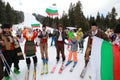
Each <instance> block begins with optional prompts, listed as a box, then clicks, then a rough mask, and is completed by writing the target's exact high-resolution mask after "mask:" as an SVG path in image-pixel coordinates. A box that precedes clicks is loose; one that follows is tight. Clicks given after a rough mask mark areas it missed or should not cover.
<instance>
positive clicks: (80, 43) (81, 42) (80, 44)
mask: <svg viewBox="0 0 120 80" xmlns="http://www.w3.org/2000/svg"><path fill="white" fill-rule="evenodd" d="M83 43H84V41H83V40H82V41H80V42H79V48H84V46H83Z"/></svg>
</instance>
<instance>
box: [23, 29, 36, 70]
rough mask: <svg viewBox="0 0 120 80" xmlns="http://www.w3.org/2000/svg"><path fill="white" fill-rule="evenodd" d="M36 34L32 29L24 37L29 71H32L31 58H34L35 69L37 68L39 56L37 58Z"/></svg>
mask: <svg viewBox="0 0 120 80" xmlns="http://www.w3.org/2000/svg"><path fill="white" fill-rule="evenodd" d="M36 36H37V35H36V34H35V33H34V32H33V31H32V28H28V30H27V32H25V33H24V34H23V37H24V38H25V39H26V42H25V46H24V53H25V56H26V63H27V68H28V71H29V69H30V63H31V60H30V57H32V59H33V62H34V69H36V66H37V56H36V46H35V43H34V39H35V38H36Z"/></svg>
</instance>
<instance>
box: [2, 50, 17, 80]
mask: <svg viewBox="0 0 120 80" xmlns="http://www.w3.org/2000/svg"><path fill="white" fill-rule="evenodd" d="M0 54H1V58H2V60H3V61H4V63H5V65H6V67H8V68H9V70H10V71H11V72H12V74H13V76H14V78H15V79H16V80H17V78H16V76H15V74H14V73H13V71H12V70H11V68H10V66H9V65H8V63H7V61H6V59H5V57H4V56H3V54H2V52H1V51H0ZM6 70H7V69H6ZM7 71H8V70H7Z"/></svg>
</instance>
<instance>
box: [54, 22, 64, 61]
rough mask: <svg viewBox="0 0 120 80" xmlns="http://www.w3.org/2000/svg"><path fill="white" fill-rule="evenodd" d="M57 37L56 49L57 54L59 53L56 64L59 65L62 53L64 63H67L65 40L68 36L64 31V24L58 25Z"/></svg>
mask: <svg viewBox="0 0 120 80" xmlns="http://www.w3.org/2000/svg"><path fill="white" fill-rule="evenodd" d="M55 36H56V39H55V47H56V52H57V56H56V63H58V62H59V60H60V53H61V55H62V62H63V63H64V61H65V53H64V40H65V37H66V34H65V32H64V31H63V25H62V24H59V25H58V31H57V32H56V35H55Z"/></svg>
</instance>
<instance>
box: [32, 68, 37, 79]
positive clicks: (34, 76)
mask: <svg viewBox="0 0 120 80" xmlns="http://www.w3.org/2000/svg"><path fill="white" fill-rule="evenodd" d="M33 80H36V69H34V71H33Z"/></svg>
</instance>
